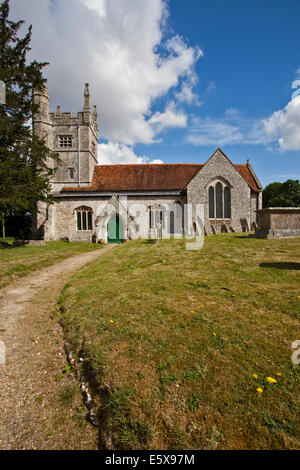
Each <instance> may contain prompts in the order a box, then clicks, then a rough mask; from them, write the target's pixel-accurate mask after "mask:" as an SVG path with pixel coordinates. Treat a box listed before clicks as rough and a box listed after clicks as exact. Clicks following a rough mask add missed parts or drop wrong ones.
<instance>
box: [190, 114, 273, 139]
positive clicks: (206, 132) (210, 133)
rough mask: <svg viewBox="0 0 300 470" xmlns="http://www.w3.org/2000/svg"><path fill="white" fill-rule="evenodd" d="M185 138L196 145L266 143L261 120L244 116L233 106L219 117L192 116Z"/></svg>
mask: <svg viewBox="0 0 300 470" xmlns="http://www.w3.org/2000/svg"><path fill="white" fill-rule="evenodd" d="M186 140H187V142H189V143H190V144H193V145H196V146H205V145H216V146H218V145H219V146H221V145H235V144H250V145H255V144H261V143H267V138H266V136H265V133H264V129H263V125H262V123H261V121H259V120H255V119H249V118H246V117H244V116H243V114H242V113H240V111H239V110H238V109H235V108H229V109H227V110H226V111H225V114H224V116H222V117H220V118H211V117H204V118H201V117H195V118H193V119H192V120H191V126H190V129H189V134H188V136H187V139H186Z"/></svg>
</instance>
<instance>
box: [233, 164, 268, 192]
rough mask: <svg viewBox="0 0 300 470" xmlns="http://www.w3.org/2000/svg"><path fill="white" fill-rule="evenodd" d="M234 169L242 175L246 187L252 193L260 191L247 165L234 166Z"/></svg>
mask: <svg viewBox="0 0 300 470" xmlns="http://www.w3.org/2000/svg"><path fill="white" fill-rule="evenodd" d="M234 167H235V168H236V169H237V171H238V172H239V173H240V174H241V175H242V177H243V178H244V180H245V181H246V182H247V183H248V185H249V186H250V188H251V189H252V190H253V191H261V189H262V188H261V187H260V186H258V184H257V181H256V179H255V178H254V176H253V173H252V171H251V169H250V168H249V166H248V165H247V164H243V165H234Z"/></svg>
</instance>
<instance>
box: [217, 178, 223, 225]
mask: <svg viewBox="0 0 300 470" xmlns="http://www.w3.org/2000/svg"><path fill="white" fill-rule="evenodd" d="M216 218H217V219H222V218H223V186H222V184H221V183H217V184H216Z"/></svg>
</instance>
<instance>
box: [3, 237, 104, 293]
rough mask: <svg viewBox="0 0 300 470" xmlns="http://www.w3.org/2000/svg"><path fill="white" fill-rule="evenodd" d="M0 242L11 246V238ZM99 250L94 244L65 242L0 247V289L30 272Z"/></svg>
mask: <svg viewBox="0 0 300 470" xmlns="http://www.w3.org/2000/svg"><path fill="white" fill-rule="evenodd" d="M0 241H5V242H7V243H11V244H12V243H13V238H11V239H10V238H6V239H3V238H1V239H0ZM99 248H100V246H99V245H96V244H94V243H68V242H65V241H58V242H48V243H47V244H46V245H45V246H24V247H14V246H12V245H11V246H9V247H1V246H0V288H2V287H4V286H6V285H7V284H9V283H10V282H11V281H12V280H14V279H16V278H19V277H23V276H26V275H27V274H29V273H30V272H32V271H36V270H37V269H41V268H44V267H46V266H50V265H51V264H55V263H58V262H59V261H62V260H63V259H65V258H69V257H70V256H74V255H77V254H79V253H84V252H87V251H92V250H97V249H99Z"/></svg>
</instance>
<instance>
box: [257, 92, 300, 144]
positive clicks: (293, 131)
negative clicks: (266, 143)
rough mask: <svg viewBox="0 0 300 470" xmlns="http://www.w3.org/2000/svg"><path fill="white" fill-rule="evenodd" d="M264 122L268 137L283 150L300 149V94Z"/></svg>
mask: <svg viewBox="0 0 300 470" xmlns="http://www.w3.org/2000/svg"><path fill="white" fill-rule="evenodd" d="M263 124H264V128H265V132H266V135H267V137H268V138H269V140H270V141H273V142H274V141H276V142H277V143H278V145H279V148H280V150H281V151H287V150H300V96H296V97H295V98H294V99H292V100H291V101H290V102H289V103H288V104H287V106H286V107H285V108H283V109H282V110H279V111H275V112H274V113H273V114H272V115H271V116H270V117H269V118H267V119H265V120H264V121H263Z"/></svg>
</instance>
